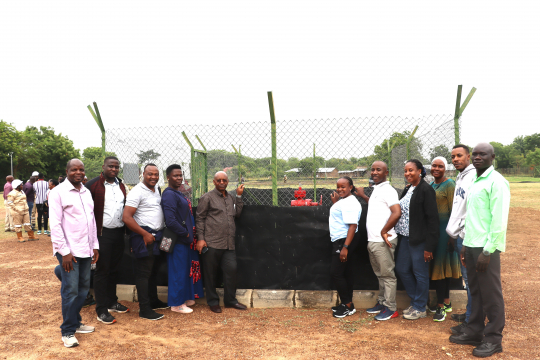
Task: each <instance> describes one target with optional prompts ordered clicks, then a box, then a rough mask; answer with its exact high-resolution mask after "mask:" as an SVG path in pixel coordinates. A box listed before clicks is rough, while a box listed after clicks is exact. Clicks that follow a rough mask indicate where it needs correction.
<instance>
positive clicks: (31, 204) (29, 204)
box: [26, 201, 34, 229]
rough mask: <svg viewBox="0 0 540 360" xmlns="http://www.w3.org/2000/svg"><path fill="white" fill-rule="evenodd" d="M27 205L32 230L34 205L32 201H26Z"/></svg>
mask: <svg viewBox="0 0 540 360" xmlns="http://www.w3.org/2000/svg"><path fill="white" fill-rule="evenodd" d="M26 203H27V204H28V213H29V214H30V222H31V223H32V229H33V228H34V223H33V222H32V210H33V209H34V203H33V202H32V201H27V202H26Z"/></svg>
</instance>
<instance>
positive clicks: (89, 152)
mask: <svg viewBox="0 0 540 360" xmlns="http://www.w3.org/2000/svg"><path fill="white" fill-rule="evenodd" d="M107 156H116V154H115V153H114V152H110V151H106V152H105V157H107ZM81 160H82V161H83V162H84V169H85V172H86V177H87V178H88V179H93V178H95V177H96V176H99V174H101V166H102V165H103V160H104V158H103V156H102V155H101V147H97V146H91V147H87V148H86V149H84V150H83V158H82V159H81Z"/></svg>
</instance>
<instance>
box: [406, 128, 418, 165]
mask: <svg viewBox="0 0 540 360" xmlns="http://www.w3.org/2000/svg"><path fill="white" fill-rule="evenodd" d="M416 130H418V125H416V127H415V128H414V130H413V132H412V133H411V135H409V137H408V138H407V160H409V159H410V157H409V144H410V142H411V140H412V138H413V136H414V134H415V133H416Z"/></svg>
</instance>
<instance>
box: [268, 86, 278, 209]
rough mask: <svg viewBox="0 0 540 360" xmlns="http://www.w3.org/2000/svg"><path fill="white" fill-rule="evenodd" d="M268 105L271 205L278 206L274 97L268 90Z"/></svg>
mask: <svg viewBox="0 0 540 360" xmlns="http://www.w3.org/2000/svg"><path fill="white" fill-rule="evenodd" d="M268 107H269V109H270V125H271V131H272V158H271V163H270V164H271V165H270V168H271V171H272V205H274V206H278V190H277V144H276V142H277V136H276V116H275V113H274V98H273V96H272V92H271V91H268Z"/></svg>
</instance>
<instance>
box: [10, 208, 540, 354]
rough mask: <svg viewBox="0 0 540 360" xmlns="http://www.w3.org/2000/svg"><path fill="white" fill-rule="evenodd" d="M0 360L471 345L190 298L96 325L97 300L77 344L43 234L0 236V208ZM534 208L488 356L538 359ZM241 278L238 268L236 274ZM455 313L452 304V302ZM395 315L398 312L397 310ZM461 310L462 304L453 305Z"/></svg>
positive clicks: (522, 226)
mask: <svg viewBox="0 0 540 360" xmlns="http://www.w3.org/2000/svg"><path fill="white" fill-rule="evenodd" d="M0 219H1V220H0V225H1V229H0V279H1V283H0V319H1V321H0V358H4V359H88V358H98V359H184V358H186V359H191V358H206V359H233V358H241V359H258V358H264V359H290V358H293V359H388V358H393V359H448V358H459V359H463V358H473V357H472V355H471V352H472V349H473V347H472V346H463V345H455V344H451V343H450V342H449V341H448V337H449V336H450V332H449V328H450V327H451V326H454V325H456V324H457V323H455V322H453V321H452V320H447V321H445V322H442V323H436V322H433V321H432V319H431V318H430V317H428V318H425V319H421V320H418V321H408V320H404V319H403V318H402V317H401V316H400V317H399V318H397V319H392V320H390V321H385V322H377V321H374V320H372V316H369V315H368V314H366V312H365V311H364V310H360V311H359V312H358V313H357V314H355V315H353V316H350V317H348V318H346V319H344V320H338V319H335V318H333V317H332V316H331V311H330V310H329V309H328V310H320V309H307V310H300V309H250V310H248V311H243V312H242V311H236V310H232V309H224V312H223V313H222V314H214V313H212V312H210V311H209V310H208V308H207V307H206V306H200V305H197V306H195V308H194V312H193V313H192V314H188V315H183V314H177V313H172V312H171V311H170V310H164V311H161V312H162V313H164V314H165V318H164V319H163V320H160V321H156V322H152V321H148V320H142V319H139V317H138V304H137V303H130V302H122V303H123V304H124V305H126V306H128V307H129V308H130V312H129V313H127V314H119V315H117V316H116V318H117V319H118V323H116V324H114V325H103V324H101V323H99V322H98V321H97V320H96V314H95V311H94V306H92V307H90V308H86V309H83V310H82V318H83V322H84V323H86V324H88V325H93V326H96V331H95V332H94V333H92V334H78V335H77V338H78V339H79V342H80V345H79V346H78V347H76V348H71V349H67V348H65V347H64V346H63V344H62V342H61V339H60V337H61V334H60V329H59V326H60V324H61V319H62V317H61V307H60V304H61V302H60V283H59V281H58V280H57V279H56V277H55V276H54V274H53V269H54V267H55V266H56V264H57V262H56V260H55V258H53V257H52V250H51V243H50V238H49V237H46V236H41V237H40V240H39V241H35V242H27V243H23V244H19V243H17V242H16V240H15V238H14V236H11V235H9V234H4V233H3V226H4V225H3V219H4V212H3V209H0ZM538 223H540V211H539V210H534V209H531V208H521V207H512V208H511V212H510V221H509V230H508V239H507V251H506V253H504V254H503V255H502V281H503V291H504V296H505V302H506V327H505V330H504V339H503V348H504V353H502V354H498V355H495V356H493V357H492V358H494V359H534V358H540V348H539V345H538V344H539V343H540V335H539V333H538V329H539V328H540V316H539V315H540V314H539V312H540V310H538V309H537V308H536V305H535V304H536V302H537V299H538V297H539V296H540V286H539V285H540V284H539V279H540V277H539V275H540V266H539V260H540V251H539V250H540V249H539V248H540V235H538V233H536V231H533V230H532V228H533V226H534V224H538ZM240 276H241V274H240ZM456 310H457V309H456ZM400 312H401V309H400ZM458 312H461V310H458Z"/></svg>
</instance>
